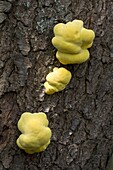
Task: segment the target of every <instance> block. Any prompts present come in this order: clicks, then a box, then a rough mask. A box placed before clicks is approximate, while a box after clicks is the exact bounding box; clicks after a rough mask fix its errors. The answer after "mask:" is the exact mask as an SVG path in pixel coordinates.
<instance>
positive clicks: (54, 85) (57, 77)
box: [44, 67, 72, 94]
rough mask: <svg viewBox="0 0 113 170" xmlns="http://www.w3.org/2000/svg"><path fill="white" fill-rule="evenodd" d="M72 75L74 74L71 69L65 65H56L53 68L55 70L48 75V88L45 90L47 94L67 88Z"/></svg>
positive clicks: (46, 83) (46, 84) (45, 85)
mask: <svg viewBox="0 0 113 170" xmlns="http://www.w3.org/2000/svg"><path fill="white" fill-rule="evenodd" d="M71 77H72V75H71V72H70V71H68V70H66V69H65V68H63V67H61V68H57V67H55V68H54V69H53V72H50V73H49V74H48V75H47V76H46V82H45V83H44V87H45V89H46V91H45V92H46V93H47V94H53V93H55V92H58V91H61V90H63V89H65V87H66V85H67V84H68V83H69V81H70V79H71Z"/></svg>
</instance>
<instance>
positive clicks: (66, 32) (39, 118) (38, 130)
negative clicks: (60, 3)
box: [17, 20, 95, 154]
mask: <svg viewBox="0 0 113 170" xmlns="http://www.w3.org/2000/svg"><path fill="white" fill-rule="evenodd" d="M54 34H55V37H54V38H53V39H52V44H53V45H54V47H56V48H57V50H58V51H57V53H56V57H57V59H58V60H59V61H60V62H61V63H62V64H75V63H77V64H80V63H83V62H85V61H86V60H87V59H88V58H89V52H88V50H87V49H88V48H90V47H91V46H92V43H93V40H94V37H95V33H94V32H93V31H92V30H90V29H86V28H84V27H83V22H82V21H81V20H74V21H72V22H68V23H67V24H63V23H59V24H57V25H56V26H55V27H54ZM71 77H72V75H71V72H70V71H68V70H67V69H65V68H63V67H61V68H57V67H55V68H54V69H53V72H50V73H49V74H48V75H47V76H46V82H45V83H44V87H45V92H46V93H47V94H54V93H55V92H58V91H62V90H63V89H65V87H66V86H67V84H68V83H69V82H70V80H71ZM18 129H19V130H20V131H21V132H22V134H21V135H20V136H19V138H18V139H17V145H18V146H19V147H20V148H21V149H23V150H25V152H27V153H29V154H32V153H35V152H41V151H44V150H45V149H46V148H47V146H48V145H49V144H50V138H51V135H52V133H51V130H50V128H49V127H48V120H47V117H46V114H45V113H43V112H39V113H34V114H31V113H29V112H25V113H23V114H22V115H21V118H20V120H19V121H18Z"/></svg>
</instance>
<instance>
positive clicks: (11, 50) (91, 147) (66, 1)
mask: <svg viewBox="0 0 113 170" xmlns="http://www.w3.org/2000/svg"><path fill="white" fill-rule="evenodd" d="M74 19H81V20H83V21H84V26H85V27H86V28H91V29H93V30H94V31H95V33H96V38H95V41H94V44H93V46H92V48H91V49H90V50H89V51H90V54H91V55H90V59H89V60H88V61H87V62H85V63H84V64H81V65H67V66H65V67H66V68H67V69H68V70H70V71H71V72H72V74H73V77H72V80H71V82H70V84H69V85H68V86H67V88H66V89H65V90H63V91H62V92H59V93H56V94H54V95H50V96H49V95H46V94H45V93H44V88H43V83H44V81H45V76H46V75H47V73H48V72H49V71H50V70H51V69H52V68H53V67H54V66H61V64H60V63H59V62H58V61H57V59H56V58H55V52H56V50H55V48H54V47H53V46H52V44H51V39H52V37H53V27H54V25H55V24H57V23H59V22H63V23H66V22H68V21H72V20H74ZM25 111H29V112H39V111H43V112H45V113H46V114H47V116H48V119H49V122H50V124H49V127H50V128H51V129H52V133H53V135H52V139H51V144H50V145H49V147H48V148H47V150H46V151H44V152H42V153H37V154H33V155H28V154H26V153H25V152H24V151H22V150H20V149H19V148H18V147H17V145H16V143H15V142H16V139H17V138H18V136H19V134H20V132H19V131H18V129H17V122H18V120H19V117H20V115H21V114H22V113H23V112H25ZM112 152H113V1H112V0H95V1H94V0H90V1H88V0H81V1H80V0H46V1H45V0H40V1H38V0H9V2H8V1H0V170H7V169H8V170H94V169H95V170H106V166H107V163H108V159H109V157H110V156H111V154H112Z"/></svg>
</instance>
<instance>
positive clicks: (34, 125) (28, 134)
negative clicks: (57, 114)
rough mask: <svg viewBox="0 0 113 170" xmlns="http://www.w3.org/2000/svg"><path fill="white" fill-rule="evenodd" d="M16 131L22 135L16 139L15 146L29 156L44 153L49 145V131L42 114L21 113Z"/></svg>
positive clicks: (44, 116) (46, 121) (45, 118)
mask: <svg viewBox="0 0 113 170" xmlns="http://www.w3.org/2000/svg"><path fill="white" fill-rule="evenodd" d="M18 129H19V130H20V131H21V132H22V134H21V135H20V136H19V138H18V139H17V145H18V146H19V147H20V148H21V149H24V150H25V152H27V153H29V154H32V153H35V152H41V151H44V150H45V149H46V148H47V146H48V145H49V143H50V138H51V130H50V128H49V127H48V120H47V117H46V114H45V113H43V112H39V113H34V114H32V113H29V112H25V113H23V114H22V115H21V118H20V120H19V121H18Z"/></svg>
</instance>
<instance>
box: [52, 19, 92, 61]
mask: <svg viewBox="0 0 113 170" xmlns="http://www.w3.org/2000/svg"><path fill="white" fill-rule="evenodd" d="M54 34H55V37H53V39H52V44H53V45H54V47H55V48H57V50H58V51H57V53H56V57H57V59H58V60H59V61H60V62H61V63H62V64H75V63H77V64H80V63H83V62H85V61H86V60H88V58H89V52H88V50H87V48H90V47H91V46H92V43H93V40H94V38H95V33H94V31H92V30H90V29H86V28H84V27H83V21H81V20H74V21H72V22H68V23H66V24H63V23H59V24H57V25H55V27H54Z"/></svg>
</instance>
